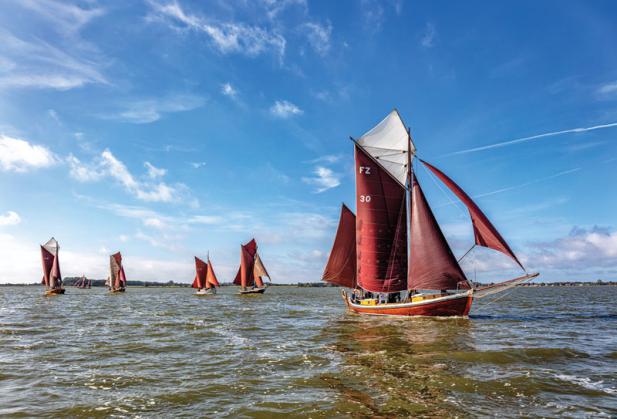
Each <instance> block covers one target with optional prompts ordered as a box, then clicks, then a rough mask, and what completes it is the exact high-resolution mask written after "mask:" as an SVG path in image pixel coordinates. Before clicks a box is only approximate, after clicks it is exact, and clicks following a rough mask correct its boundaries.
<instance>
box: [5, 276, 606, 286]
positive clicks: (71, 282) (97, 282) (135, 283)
mask: <svg viewBox="0 0 617 419" xmlns="http://www.w3.org/2000/svg"><path fill="white" fill-rule="evenodd" d="M80 279H81V278H65V279H64V286H65V287H73V286H74V284H75V283H77V281H79V280H80ZM476 285H478V286H485V285H493V283H486V284H485V283H476ZM40 286H41V284H40V283H30V284H12V283H0V287H40ZM127 286H129V287H142V288H189V287H190V286H191V284H189V283H179V282H173V281H168V282H154V281H152V282H150V281H128V283H127ZM221 286H222V287H229V286H234V284H232V283H222V284H221ZM268 286H273V287H298V288H334V287H336V285H332V284H328V283H325V282H297V283H291V284H268ZM518 286H519V287H527V288H543V287H598V286H617V281H601V280H598V281H594V282H591V281H560V282H528V283H526V284H520V285H518ZM92 287H93V288H98V287H102V288H103V287H105V280H104V279H93V280H92Z"/></svg>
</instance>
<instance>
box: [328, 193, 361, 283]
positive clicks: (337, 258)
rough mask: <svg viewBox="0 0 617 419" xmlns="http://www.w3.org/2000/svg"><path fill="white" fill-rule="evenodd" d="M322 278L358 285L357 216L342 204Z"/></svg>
mask: <svg viewBox="0 0 617 419" xmlns="http://www.w3.org/2000/svg"><path fill="white" fill-rule="evenodd" d="M322 280H323V281H326V282H331V283H333V284H336V285H340V286H343V287H347V288H354V287H355V286H356V216H355V215H354V213H353V212H351V210H350V209H349V208H347V206H346V205H345V204H343V205H342V206H341V218H340V219H339V224H338V228H337V229H336V237H335V239H334V244H333V245H332V250H331V251H330V257H328V263H327V264H326V268H325V269H324V273H323V276H322Z"/></svg>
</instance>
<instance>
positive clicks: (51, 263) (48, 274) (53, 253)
mask: <svg viewBox="0 0 617 419" xmlns="http://www.w3.org/2000/svg"><path fill="white" fill-rule="evenodd" d="M59 250H60V246H59V245H58V242H57V241H56V239H54V238H53V237H52V238H51V239H49V241H48V242H47V243H45V244H44V245H42V246H41V260H42V263H43V279H42V281H41V283H42V284H44V285H45V286H46V287H48V288H60V287H61V286H62V274H61V273H60V260H59V259H58V251H59Z"/></svg>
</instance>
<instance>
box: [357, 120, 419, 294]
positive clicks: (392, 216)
mask: <svg viewBox="0 0 617 419" xmlns="http://www.w3.org/2000/svg"><path fill="white" fill-rule="evenodd" d="M369 132H370V131H369ZM406 141H407V140H406ZM355 161H356V208H357V215H356V260H357V283H358V285H359V286H360V287H361V288H363V289H365V290H367V291H372V292H395V291H403V290H406V289H407V205H406V199H405V198H406V188H405V187H404V186H403V184H401V183H400V182H399V181H398V180H397V179H396V178H395V177H394V176H393V174H392V173H391V172H390V171H388V170H387V169H386V168H384V167H382V165H381V161H380V160H377V161H375V160H374V159H373V158H372V157H371V156H370V155H369V154H368V153H367V151H365V150H364V149H363V147H361V146H359V145H358V144H356V146H355ZM377 162H379V164H378V163H377Z"/></svg>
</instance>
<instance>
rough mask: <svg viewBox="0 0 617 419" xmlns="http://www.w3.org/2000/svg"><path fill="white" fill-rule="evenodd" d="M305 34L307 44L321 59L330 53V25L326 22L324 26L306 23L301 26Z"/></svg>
mask: <svg viewBox="0 0 617 419" xmlns="http://www.w3.org/2000/svg"><path fill="white" fill-rule="evenodd" d="M302 29H303V31H304V32H305V33H306V36H307V38H308V41H309V44H310V45H311V47H312V48H313V49H314V50H315V52H316V53H317V54H319V55H321V56H322V57H323V56H325V55H326V54H327V53H328V52H329V51H330V36H331V35H332V24H331V23H330V22H327V23H326V24H325V25H322V24H320V23H316V22H307V23H305V24H303V25H302Z"/></svg>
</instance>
